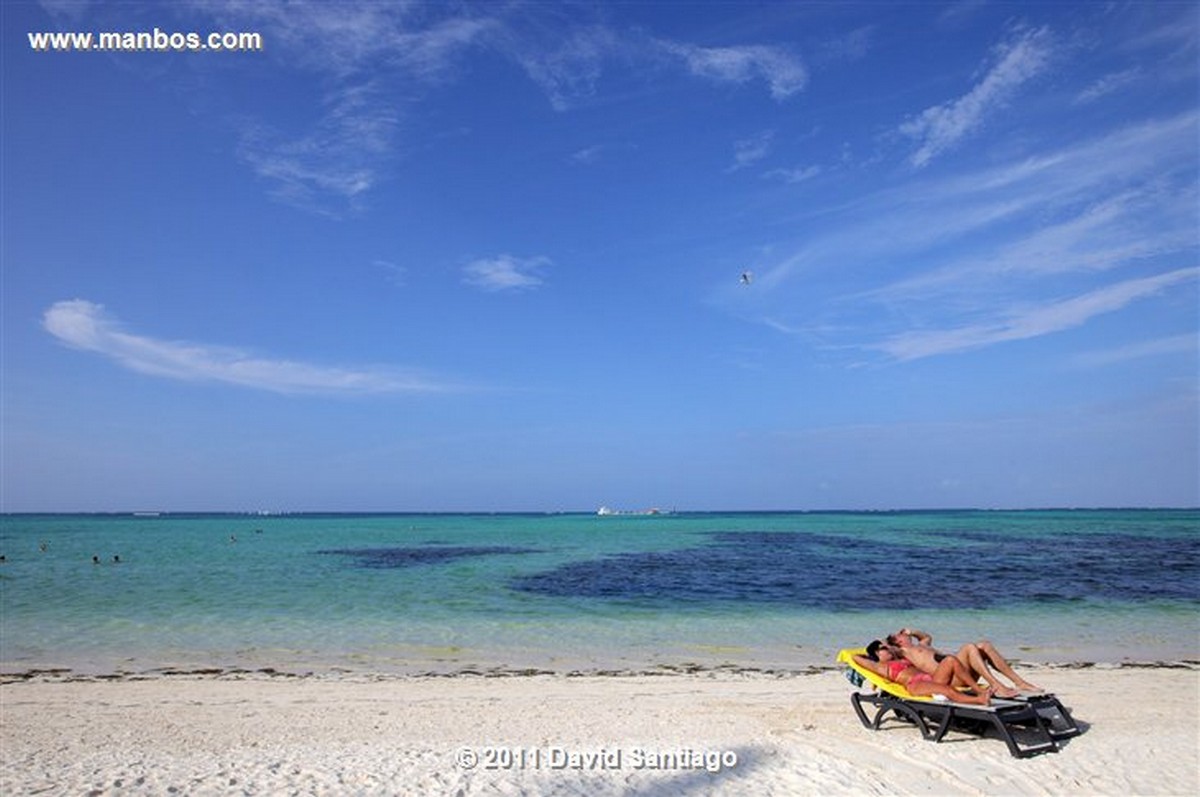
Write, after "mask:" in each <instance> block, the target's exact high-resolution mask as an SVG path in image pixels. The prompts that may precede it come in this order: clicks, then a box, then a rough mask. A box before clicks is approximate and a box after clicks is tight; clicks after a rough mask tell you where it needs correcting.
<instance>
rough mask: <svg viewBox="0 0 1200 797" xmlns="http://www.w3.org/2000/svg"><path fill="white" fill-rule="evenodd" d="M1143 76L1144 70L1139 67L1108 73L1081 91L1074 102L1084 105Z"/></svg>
mask: <svg viewBox="0 0 1200 797" xmlns="http://www.w3.org/2000/svg"><path fill="white" fill-rule="evenodd" d="M1141 77H1142V70H1141V69H1140V68H1138V67H1133V68H1131V69H1126V70H1124V71H1121V72H1112V73H1110V74H1107V75H1105V76H1103V77H1102V78H1100V79H1099V80H1097V81H1095V82H1094V83H1092V84H1091V85H1090V86H1088V87H1087V88H1085V89H1084V90H1083V91H1081V92H1079V94H1078V95H1077V96H1076V97H1075V100H1074V104H1076V105H1084V104H1086V103H1089V102H1094V101H1096V100H1098V99H1100V98H1101V97H1105V96H1108V95H1109V94H1112V93H1113V92H1116V91H1120V90H1121V89H1123V88H1125V87H1126V86H1128V85H1131V84H1132V83H1134V82H1136V81H1137V80H1139V79H1140V78H1141Z"/></svg>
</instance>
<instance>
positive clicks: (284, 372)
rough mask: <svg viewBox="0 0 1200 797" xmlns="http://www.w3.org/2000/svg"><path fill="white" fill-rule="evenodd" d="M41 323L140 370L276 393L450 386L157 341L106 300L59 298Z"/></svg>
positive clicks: (385, 372)
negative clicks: (114, 313)
mask: <svg viewBox="0 0 1200 797" xmlns="http://www.w3.org/2000/svg"><path fill="white" fill-rule="evenodd" d="M42 326H43V327H44V328H45V329H46V331H47V332H49V333H50V334H51V335H53V336H54V337H56V338H58V339H59V340H60V341H62V342H63V343H65V344H67V345H68V346H72V347H73V348H76V349H82V350H84V351H90V352H95V353H96V354H100V355H103V356H105V357H107V358H109V359H111V360H113V361H114V362H116V363H118V364H119V365H121V366H123V367H125V368H128V369H130V370H131V371H137V372H138V373H142V374H148V375H151V376H159V377H164V378H167V379H176V380H180V381H186V382H217V383H223V384H231V385H238V386H240V387H247V388H253V389H257V390H268V391H272V392H275V393H318V394H341V395H359V394H374V393H401V392H405V393H407V392H425V391H437V390H445V389H448V386H447V385H442V384H438V383H436V382H434V381H432V380H430V379H427V378H425V377H423V376H420V375H418V374H415V373H411V372H404V371H400V370H398V369H379V368H336V367H328V366H321V365H312V364H310V363H303V362H296V361H294V360H273V359H266V358H262V357H257V356H255V355H252V354H250V353H247V352H245V351H242V350H240V349H235V348H230V347H225V346H214V345H211V344H204V343H188V342H182V341H168V340H157V339H155V338H151V337H146V336H143V335H135V334H132V333H129V332H126V331H124V330H123V329H122V328H121V325H120V324H119V323H118V322H117V321H116V320H115V319H113V318H111V317H110V316H108V315H107V314H106V313H105V312H104V308H103V307H102V306H101V305H98V304H95V303H93V302H89V301H87V300H85V299H72V300H68V301H62V302H56V303H55V304H54V305H52V306H51V307H50V308H49V309H48V310H46V312H45V314H44V316H43V318H42Z"/></svg>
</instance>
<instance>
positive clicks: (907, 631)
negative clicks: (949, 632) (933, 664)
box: [899, 628, 933, 647]
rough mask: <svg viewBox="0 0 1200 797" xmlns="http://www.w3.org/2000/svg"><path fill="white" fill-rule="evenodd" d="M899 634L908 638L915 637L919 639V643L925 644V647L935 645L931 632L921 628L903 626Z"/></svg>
mask: <svg viewBox="0 0 1200 797" xmlns="http://www.w3.org/2000/svg"><path fill="white" fill-rule="evenodd" d="M899 636H901V637H904V638H906V639H915V640H917V644H918V645H924V646H925V647H933V637H931V636H930V635H929V634H927V633H925V632H924V631H922V630H920V629H919V628H901V629H900V633H899Z"/></svg>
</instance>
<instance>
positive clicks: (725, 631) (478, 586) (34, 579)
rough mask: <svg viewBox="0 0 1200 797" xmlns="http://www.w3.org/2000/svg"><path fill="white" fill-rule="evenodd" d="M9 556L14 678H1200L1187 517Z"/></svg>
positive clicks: (1, 584)
mask: <svg viewBox="0 0 1200 797" xmlns="http://www.w3.org/2000/svg"><path fill="white" fill-rule="evenodd" d="M0 554H2V555H3V556H4V557H5V561H4V562H3V563H2V564H0V670H2V671H3V672H10V673H11V672H20V671H26V670H30V669H42V668H70V669H74V670H78V671H81V672H101V673H109V672H140V671H145V670H151V669H156V668H163V667H183V668H197V667H221V668H246V669H261V668H268V667H269V668H274V669H279V670H284V671H289V672H307V671H322V672H323V671H334V670H338V669H347V670H351V671H354V672H427V671H439V672H458V671H470V670H479V671H484V670H494V669H505V670H515V669H524V668H542V669H553V670H557V671H571V670H576V669H579V670H598V669H599V670H602V669H638V670H649V669H654V668H659V667H691V666H703V667H713V666H722V665H732V666H736V667H763V668H782V669H800V668H803V667H805V666H807V665H812V664H821V665H827V664H829V663H830V661H831V659H832V657H833V656H834V654H835V653H836V651H837V650H838V649H839V648H841V647H844V646H847V645H849V644H853V643H863V642H865V641H866V640H868V639H869V638H871V637H873V636H877V635H879V634H880V633H883V632H886V631H890V630H895V629H896V628H898V627H899V626H901V625H913V626H917V627H921V628H924V629H925V630H928V631H930V632H932V633H933V634H934V637H935V642H939V643H942V644H943V645H944V646H947V647H949V646H951V645H954V644H956V643H960V642H963V641H968V640H971V639H976V638H979V637H980V636H988V637H990V638H991V639H993V640H994V641H996V642H997V643H998V644H999V645H1000V647H1001V649H1007V650H1009V651H1012V652H1013V654H1014V655H1016V656H1017V657H1018V658H1020V659H1023V660H1026V661H1123V660H1133V661H1154V660H1177V659H1192V660H1196V659H1200V611H1198V609H1200V511H1196V510H1161V511H1160V510H1127V511H1101V510H1090V511H1085V510H1075V511H1025V512H983V511H978V512H976V511H963V512H950V511H947V512H897V513H885V512H880V513H778V514H773V513H772V514H767V513H763V514H754V513H739V514H673V515H662V516H614V517H598V516H592V515H571V514H565V515H285V516H254V515H176V514H164V515H161V516H154V517H140V516H133V515H7V516H0ZM93 557H97V558H98V560H99V563H98V564H97V563H94V562H93ZM114 557H119V559H120V561H119V562H116V561H114Z"/></svg>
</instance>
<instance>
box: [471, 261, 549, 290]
mask: <svg viewBox="0 0 1200 797" xmlns="http://www.w3.org/2000/svg"><path fill="white" fill-rule="evenodd" d="M549 264H550V260H549V259H548V258H545V257H531V258H525V259H520V258H516V257H513V256H512V255H499V256H497V257H493V258H483V259H479V260H473V261H471V262H470V263H468V264H467V265H466V266H464V267H463V282H465V283H466V284H468V285H470V286H472V287H475V288H479V289H481V290H485V291H490V292H493V293H498V292H501V291H525V290H531V289H533V288H537V287H538V286H540V285H541V284H542V282H543V280H542V277H541V272H542V271H543V269H545V267H546V266H547V265H549Z"/></svg>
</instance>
